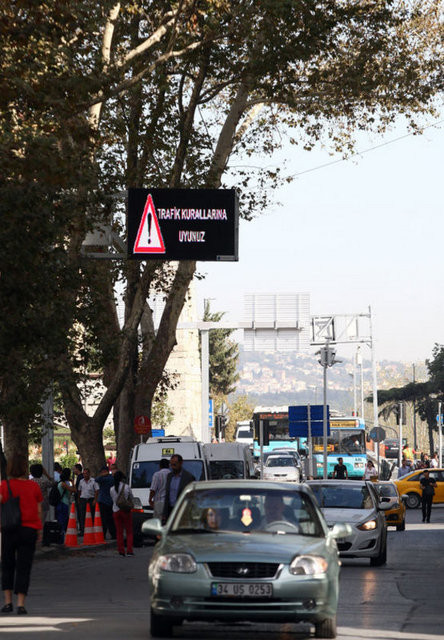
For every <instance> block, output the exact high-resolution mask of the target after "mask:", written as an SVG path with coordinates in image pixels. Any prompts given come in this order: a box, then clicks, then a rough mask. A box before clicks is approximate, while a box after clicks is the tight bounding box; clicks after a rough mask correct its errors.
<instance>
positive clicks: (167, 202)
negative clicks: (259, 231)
mask: <svg viewBox="0 0 444 640" xmlns="http://www.w3.org/2000/svg"><path fill="white" fill-rule="evenodd" d="M238 220H239V216H238V206H237V197H236V192H235V190H234V189H129V190H128V256H129V257H130V258H135V259H138V260H149V259H154V260H159V259H160V260H211V261H219V260H229V261H234V260H238Z"/></svg>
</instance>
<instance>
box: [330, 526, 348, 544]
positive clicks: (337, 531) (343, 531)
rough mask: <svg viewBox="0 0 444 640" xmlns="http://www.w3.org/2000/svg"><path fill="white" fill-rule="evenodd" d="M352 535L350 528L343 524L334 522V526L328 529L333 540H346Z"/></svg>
mask: <svg viewBox="0 0 444 640" xmlns="http://www.w3.org/2000/svg"><path fill="white" fill-rule="evenodd" d="M352 533H353V531H352V528H351V526H350V525H349V524H347V523H345V522H336V524H335V525H333V528H332V529H330V535H331V536H332V537H333V538H334V539H335V540H339V539H340V538H347V537H348V536H351V534H352Z"/></svg>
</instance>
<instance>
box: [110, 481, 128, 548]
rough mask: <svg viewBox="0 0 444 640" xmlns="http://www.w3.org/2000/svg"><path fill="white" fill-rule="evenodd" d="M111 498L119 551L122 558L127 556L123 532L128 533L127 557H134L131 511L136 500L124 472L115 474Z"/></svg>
mask: <svg viewBox="0 0 444 640" xmlns="http://www.w3.org/2000/svg"><path fill="white" fill-rule="evenodd" d="M109 493H110V496H111V498H112V501H113V518H114V522H115V524H116V535H117V550H118V552H119V554H120V555H121V556H124V555H125V545H124V540H123V532H124V530H125V532H126V555H127V556H133V555H134V553H133V516H132V513H131V509H132V507H133V506H134V498H133V494H132V491H131V489H130V488H129V486H128V485H127V484H126V482H125V476H124V474H123V473H122V471H116V473H115V474H114V486H113V487H111V490H110V492H109Z"/></svg>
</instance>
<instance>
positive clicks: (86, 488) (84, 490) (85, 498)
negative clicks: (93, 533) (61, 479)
mask: <svg viewBox="0 0 444 640" xmlns="http://www.w3.org/2000/svg"><path fill="white" fill-rule="evenodd" d="M98 493H99V485H98V484H97V482H96V481H95V480H94V478H91V473H90V470H89V469H86V468H85V469H83V478H82V479H81V480H80V482H79V507H80V535H81V536H83V535H84V533H85V516H86V505H87V504H89V506H90V509H91V518H92V521H93V523H94V507H95V504H96V501H97V496H98Z"/></svg>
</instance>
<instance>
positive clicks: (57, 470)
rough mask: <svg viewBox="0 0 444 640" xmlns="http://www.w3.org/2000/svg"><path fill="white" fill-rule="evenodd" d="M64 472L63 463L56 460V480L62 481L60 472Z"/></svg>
mask: <svg viewBox="0 0 444 640" xmlns="http://www.w3.org/2000/svg"><path fill="white" fill-rule="evenodd" d="M61 473H62V465H61V464H60V463H59V462H54V482H60V474H61Z"/></svg>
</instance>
